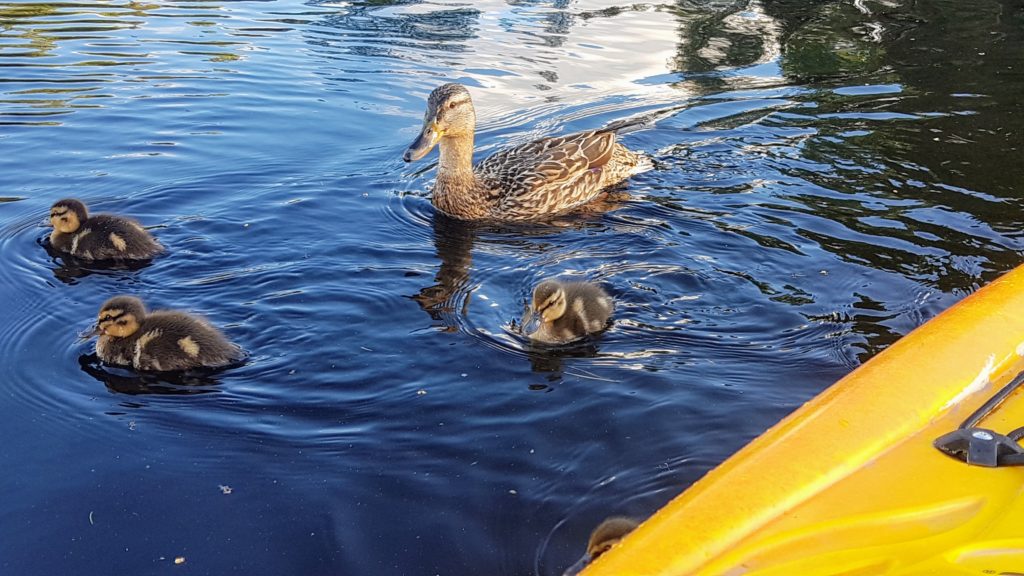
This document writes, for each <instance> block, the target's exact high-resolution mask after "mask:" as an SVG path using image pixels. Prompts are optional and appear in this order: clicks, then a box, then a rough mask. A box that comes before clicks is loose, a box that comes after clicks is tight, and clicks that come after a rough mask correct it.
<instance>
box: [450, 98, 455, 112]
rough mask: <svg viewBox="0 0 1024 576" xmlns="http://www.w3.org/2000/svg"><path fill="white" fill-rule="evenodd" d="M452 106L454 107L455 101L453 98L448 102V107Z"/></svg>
mask: <svg viewBox="0 0 1024 576" xmlns="http://www.w3.org/2000/svg"><path fill="white" fill-rule="evenodd" d="M452 108H455V101H454V100H452V101H451V102H449V103H448V109H449V110H451V109H452Z"/></svg>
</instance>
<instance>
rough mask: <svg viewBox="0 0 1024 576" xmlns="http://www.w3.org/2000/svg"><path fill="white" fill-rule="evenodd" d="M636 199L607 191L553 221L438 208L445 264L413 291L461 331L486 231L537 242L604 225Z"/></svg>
mask: <svg viewBox="0 0 1024 576" xmlns="http://www.w3.org/2000/svg"><path fill="white" fill-rule="evenodd" d="M629 198H630V195H629V193H628V192H626V191H625V190H623V189H622V188H621V187H619V188H612V189H609V190H608V191H606V192H604V193H603V194H601V195H600V196H598V197H597V198H595V199H594V200H593V201H591V202H590V203H588V204H586V205H584V206H581V207H579V208H577V209H576V210H574V211H573V212H571V213H568V214H565V215H561V216H556V217H553V218H551V219H548V220H544V221H538V222H524V223H503V222H493V221H486V222H485V221H475V222H474V221H468V220H459V219H456V218H452V217H451V216H448V215H446V214H445V213H443V212H441V211H436V212H435V213H434V248H435V250H436V251H437V257H438V259H439V260H440V261H441V267H440V268H439V269H438V271H437V274H435V275H434V284H432V285H431V286H427V287H425V288H423V289H421V290H420V291H419V292H418V293H417V294H415V295H413V296H410V298H412V299H413V300H415V301H416V302H417V303H418V304H419V305H420V308H422V309H423V310H424V311H425V312H427V314H430V317H431V318H433V319H434V320H436V321H439V322H441V323H442V324H443V326H444V330H445V331H446V332H455V331H457V330H458V325H459V322H458V315H459V314H462V315H463V316H465V315H466V314H467V313H468V312H469V301H470V293H471V292H472V290H471V288H470V286H471V285H470V266H471V265H472V263H473V245H474V244H475V243H476V241H477V237H478V236H479V235H480V234H481V233H482V232H486V233H488V234H495V235H499V236H507V237H508V239H509V241H510V242H513V241H514V242H517V243H520V244H522V248H523V249H529V248H530V247H531V246H532V242H531V241H530V240H529V238H530V237H538V236H550V235H552V234H555V233H558V232H562V231H568V230H580V229H582V228H585V227H587V226H603V224H602V223H601V222H600V219H601V216H602V215H603V214H604V213H606V212H610V211H613V210H616V209H618V208H621V207H622V206H623V205H624V202H625V201H626V200H628V199H629Z"/></svg>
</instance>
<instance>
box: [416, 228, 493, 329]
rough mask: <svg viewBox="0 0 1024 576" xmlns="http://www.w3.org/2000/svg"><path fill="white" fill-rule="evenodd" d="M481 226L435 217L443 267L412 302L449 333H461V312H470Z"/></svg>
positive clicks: (437, 240)
mask: <svg viewBox="0 0 1024 576" xmlns="http://www.w3.org/2000/svg"><path fill="white" fill-rule="evenodd" d="M479 226H480V225H479V224H477V223H475V222H466V221H463V220H456V219H455V218H452V217H450V216H446V215H445V214H443V213H441V212H437V213H435V214H434V247H435V249H436V250H437V257H438V258H439V259H440V260H441V267H440V268H439V269H438V271H437V274H435V275H434V284H433V285H431V286H427V287H426V288H423V289H421V290H420V291H419V292H418V293H417V294H415V295H414V296H411V298H412V299H413V300H415V301H416V303H417V304H419V305H420V308H423V310H424V311H425V312H426V313H427V314H430V317H431V318H433V319H434V320H436V321H438V322H441V323H442V325H443V326H444V330H445V331H446V332H454V331H456V330H458V316H457V314H458V312H459V311H460V310H459V309H460V308H461V313H462V314H466V313H467V311H468V307H469V293H468V289H467V287H468V285H469V267H470V265H471V264H472V263H473V244H474V242H475V241H476V236H477V233H478V230H479ZM463 295H464V297H463ZM460 299H461V300H462V301H461V302H460Z"/></svg>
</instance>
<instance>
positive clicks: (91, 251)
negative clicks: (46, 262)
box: [50, 198, 163, 260]
mask: <svg viewBox="0 0 1024 576" xmlns="http://www.w3.org/2000/svg"><path fill="white" fill-rule="evenodd" d="M50 225H51V226H53V232H52V233H51V234H50V244H51V245H52V246H53V247H54V249H56V250H58V251H60V252H66V253H68V254H70V255H72V256H76V257H78V258H81V259H83V260H147V259H149V258H152V257H154V256H156V255H157V254H159V253H160V252H162V251H163V246H161V245H160V243H159V242H157V241H156V240H155V239H153V237H152V236H151V235H150V234H149V232H147V231H146V229H145V228H143V227H142V225H140V224H139V223H138V222H136V221H135V220H132V219H131V218H125V217H124V216H113V215H110V214H95V215H93V216H90V215H89V211H88V209H86V207H85V204H84V203H82V201H80V200H76V199H74V198H65V199H64V200H60V201H58V202H56V203H54V205H53V206H52V207H51V208H50Z"/></svg>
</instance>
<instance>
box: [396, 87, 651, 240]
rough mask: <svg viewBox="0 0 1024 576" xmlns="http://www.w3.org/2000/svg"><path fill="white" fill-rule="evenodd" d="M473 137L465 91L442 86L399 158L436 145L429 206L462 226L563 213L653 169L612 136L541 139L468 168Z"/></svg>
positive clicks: (610, 133) (429, 101)
mask: <svg viewBox="0 0 1024 576" xmlns="http://www.w3.org/2000/svg"><path fill="white" fill-rule="evenodd" d="M475 131H476V111H475V110H474V108H473V101H472V99H471V98H470V96H469V90H467V89H466V87H465V86H463V85H461V84H443V85H441V86H438V87H437V88H436V89H434V91H433V92H431V93H430V97H429V98H428V99H427V113H426V115H425V116H424V118H423V128H422V130H421V131H420V135H419V136H418V137H417V138H416V140H415V141H414V142H413V143H412V144H411V145H410V146H409V148H408V149H407V150H406V151H405V154H404V155H403V156H402V158H403V159H404V160H405V161H406V162H415V161H416V160H419V159H420V158H423V157H424V156H426V155H427V153H428V152H430V150H431V149H432V148H433V147H434V146H439V148H440V151H441V157H440V161H439V162H438V164H437V181H436V182H435V183H434V195H433V199H432V201H433V203H434V206H436V207H437V208H438V209H439V210H441V211H442V212H444V213H446V214H448V215H449V216H452V217H455V218H458V219H460V220H499V221H516V220H519V221H522V220H535V219H541V218H547V217H550V216H553V215H556V214H561V213H564V212H569V211H572V210H575V209H577V208H579V207H581V206H583V205H585V204H587V203H589V202H590V201H592V200H594V199H596V198H599V197H600V196H601V194H602V193H603V192H604V191H605V190H606V189H607V188H608V187H610V186H614V185H615V184H618V183H619V182H621V181H623V180H625V179H626V178H628V177H630V176H632V175H634V174H639V173H641V172H644V171H646V170H650V169H651V168H653V167H654V164H653V163H652V162H651V159H650V158H649V157H647V156H646V155H645V154H643V153H640V152H634V151H632V150H629V149H628V148H626V147H625V146H623V145H622V144H620V143H618V142H617V141H616V133H615V131H614V130H613V129H604V130H590V131H588V132H578V133H575V134H568V135H565V136H556V137H549V138H542V139H540V140H535V141H533V142H527V143H525V144H520V145H518V146H512V147H510V148H506V149H504V150H502V151H500V152H497V153H495V154H493V155H491V156H489V157H488V158H486V159H484V160H483V161H481V162H479V163H478V164H477V165H476V166H474V165H473V136H474V133H475Z"/></svg>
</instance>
